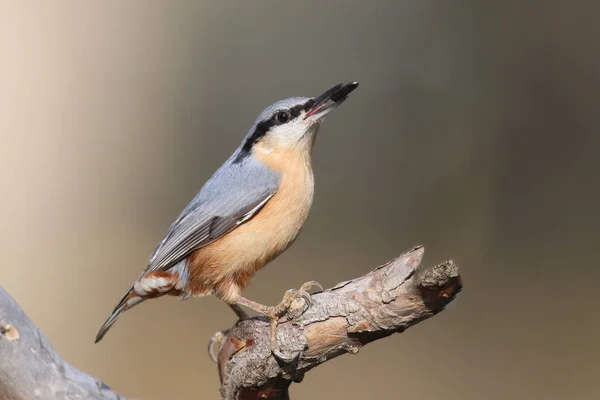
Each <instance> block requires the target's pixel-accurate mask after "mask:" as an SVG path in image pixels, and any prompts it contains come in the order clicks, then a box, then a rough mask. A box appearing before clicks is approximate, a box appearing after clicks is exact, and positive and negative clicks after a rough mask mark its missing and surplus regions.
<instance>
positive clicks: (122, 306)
mask: <svg viewBox="0 0 600 400" xmlns="http://www.w3.org/2000/svg"><path fill="white" fill-rule="evenodd" d="M144 300H146V298H143V297H142V296H140V295H138V294H137V293H136V292H135V291H134V290H133V286H132V287H130V288H129V290H128V291H127V293H125V294H124V295H123V297H121V300H120V301H119V303H118V304H117V306H116V307H115V309H114V310H113V312H112V314H110V317H108V319H107V320H106V322H105V323H104V325H102V327H101V328H100V330H99V331H98V335H96V341H95V342H94V343H98V342H99V341H100V340H102V338H103V337H104V335H106V332H108V330H109V329H110V327H111V326H112V325H113V324H114V323H115V322H116V321H117V319H118V318H119V317H120V316H121V314H123V313H124V312H125V311H127V310H129V309H130V308H132V307H134V306H135V305H137V304H140V303H141V302H142V301H144Z"/></svg>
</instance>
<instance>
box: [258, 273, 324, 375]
mask: <svg viewBox="0 0 600 400" xmlns="http://www.w3.org/2000/svg"><path fill="white" fill-rule="evenodd" d="M313 287H318V288H319V289H320V290H321V291H322V290H323V286H322V285H321V284H320V283H318V282H315V281H310V282H306V283H304V284H303V285H302V286H300V289H289V290H288V291H286V292H285V294H284V296H283V299H282V301H281V303H279V304H278V305H276V306H274V307H270V310H269V315H268V317H269V323H270V327H271V337H270V340H271V353H272V354H273V356H274V357H275V359H276V360H277V361H278V362H280V363H285V364H290V363H293V362H295V361H296V360H297V359H298V358H299V357H300V352H298V353H296V354H294V355H292V356H291V357H288V356H286V355H284V354H283V353H282V352H281V351H280V350H279V349H278V348H277V324H278V322H279V316H280V315H281V314H283V313H286V312H289V311H290V308H291V306H292V303H293V301H294V300H296V299H303V300H304V306H303V307H302V311H301V312H300V313H299V314H297V315H295V316H294V315H291V317H292V318H294V317H297V316H299V315H302V314H303V313H305V312H306V310H308V308H310V306H312V304H313V301H312V297H311V295H310V293H308V291H309V290H310V289H311V288H313Z"/></svg>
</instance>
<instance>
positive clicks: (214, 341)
mask: <svg viewBox="0 0 600 400" xmlns="http://www.w3.org/2000/svg"><path fill="white" fill-rule="evenodd" d="M227 332H229V329H226V330H224V331H219V332H216V333H215V334H214V335H212V336H211V338H210V340H209V341H208V356H209V357H210V359H211V360H213V362H215V363H217V362H218V360H217V356H218V354H219V350H220V348H221V343H222V342H223V338H225V335H227ZM215 349H216V351H215Z"/></svg>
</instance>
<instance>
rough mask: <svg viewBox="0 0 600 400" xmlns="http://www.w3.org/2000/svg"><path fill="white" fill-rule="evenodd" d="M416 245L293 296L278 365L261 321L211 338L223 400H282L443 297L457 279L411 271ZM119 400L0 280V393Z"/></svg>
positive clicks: (454, 274) (438, 271)
mask: <svg viewBox="0 0 600 400" xmlns="http://www.w3.org/2000/svg"><path fill="white" fill-rule="evenodd" d="M422 257H423V248H422V247H417V248H415V249H413V250H411V251H409V252H408V253H405V254H403V255H401V256H400V257H398V258H397V259H395V260H393V261H390V262H389V263H387V264H385V265H383V266H381V267H378V268H377V269H375V270H374V271H371V272H370V273H368V274H366V275H364V276H362V277H360V278H357V279H353V280H351V281H347V282H343V283H340V284H338V285H336V286H335V287H333V288H331V289H328V290H326V291H324V292H321V293H317V294H315V295H313V296H312V305H311V306H310V307H309V308H308V309H306V307H305V304H304V301H303V300H300V301H296V302H295V303H293V304H292V307H291V309H290V310H289V311H288V313H287V315H286V316H283V317H281V318H280V321H279V326H278V328H277V339H278V343H279V348H280V350H281V351H282V352H283V353H284V354H286V355H287V354H290V355H296V356H297V358H296V359H295V360H294V362H292V363H289V364H284V365H279V364H278V363H277V361H276V360H275V359H274V358H273V356H272V355H271V350H270V347H269V327H268V323H267V322H266V320H265V319H264V318H262V317H256V318H252V319H249V320H245V321H238V323H237V324H236V325H235V326H234V327H233V328H232V329H231V330H229V332H228V333H226V335H225V336H223V337H222V338H221V339H222V340H220V341H219V353H218V367H219V376H220V379H221V394H222V397H223V398H224V399H227V400H229V399H238V400H246V399H289V394H288V387H289V386H290V384H291V383H292V382H300V381H301V380H302V378H303V376H304V373H305V372H306V371H308V370H310V369H312V368H314V367H316V366H318V365H320V364H322V363H324V362H325V361H327V360H330V359H332V358H334V357H337V356H339V355H341V354H344V353H352V354H354V353H356V352H358V350H359V349H360V347H362V346H364V345H365V344H367V343H369V342H372V341H374V340H377V339H381V338H383V337H386V336H389V335H391V334H392V333H395V332H402V331H404V330H405V329H406V328H408V327H410V326H412V325H414V324H416V323H418V322H420V321H422V320H424V319H427V318H429V317H431V316H433V315H435V314H437V313H438V312H440V311H442V310H443V309H444V307H445V306H446V305H447V304H448V303H450V302H451V301H452V300H453V299H454V298H455V296H456V295H457V294H458V293H459V292H460V290H461V288H462V285H461V280H460V276H459V275H458V268H457V267H456V265H455V264H454V263H453V262H452V261H446V262H444V263H442V264H440V265H437V266H435V267H433V268H428V269H425V270H419V269H418V266H419V264H420V263H421V259H422ZM17 399H18V400H22V399H45V400H46V399H47V400H53V399H57V400H58V399H61V400H63V399H101V400H126V399H125V397H123V396H120V395H119V394H117V393H115V392H114V391H112V390H111V389H110V388H109V387H108V386H106V385H105V384H104V383H102V382H101V381H99V380H98V379H96V378H94V377H92V376H90V375H87V374H85V373H84V372H81V371H79V370H77V369H76V368H74V367H72V366H71V365H69V364H67V363H66V362H65V361H64V360H63V359H62V358H61V357H60V356H59V355H58V354H57V353H56V351H55V350H54V349H53V348H52V346H51V345H50V343H48V341H47V340H46V338H45V337H44V335H43V334H42V333H41V332H40V331H39V330H38V329H37V328H36V327H35V326H34V325H33V323H32V322H31V320H30V319H29V318H28V317H27V315H26V314H25V312H24V311H23V310H22V309H21V308H20V307H19V305H18V304H17V303H16V302H15V301H14V300H13V299H12V298H11V297H10V295H9V294H8V293H7V292H6V291H4V289H2V287H0V400H17Z"/></svg>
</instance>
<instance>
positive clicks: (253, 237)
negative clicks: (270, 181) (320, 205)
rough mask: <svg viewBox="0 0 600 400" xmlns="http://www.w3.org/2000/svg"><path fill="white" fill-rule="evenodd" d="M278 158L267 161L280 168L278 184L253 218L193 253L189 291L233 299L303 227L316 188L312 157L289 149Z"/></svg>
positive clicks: (291, 241) (189, 267)
mask: <svg viewBox="0 0 600 400" xmlns="http://www.w3.org/2000/svg"><path fill="white" fill-rule="evenodd" d="M278 156H280V155H278ZM273 158H274V156H272V155H271V156H270V159H269V160H268V161H265V163H266V164H267V165H269V164H271V165H269V166H270V167H271V168H273V169H276V170H278V171H279V172H281V176H282V178H281V183H280V187H279V190H278V191H277V193H276V194H275V195H274V196H273V197H272V198H271V199H270V200H269V201H268V202H267V204H266V205H265V206H264V207H263V208H262V210H260V212H259V213H258V214H257V215H255V216H254V217H253V218H252V219H250V220H249V221H247V222H246V223H244V224H242V225H240V226H239V227H237V228H236V229H234V230H233V231H231V232H230V233H228V234H227V235H225V236H223V237H222V238H220V239H218V240H217V241H215V242H213V243H211V244H209V245H207V246H205V247H202V248H200V249H198V250H196V251H195V252H194V253H192V254H191V255H190V256H189V258H188V271H189V280H188V287H187V288H185V291H186V292H188V293H190V294H191V295H193V296H202V295H206V294H211V293H214V294H215V295H217V296H218V297H220V298H221V299H223V300H224V301H226V302H228V303H234V302H235V301H236V299H237V298H238V296H239V295H240V293H241V291H242V290H243V289H244V288H245V287H246V286H247V285H248V283H249V282H250V280H251V279H252V277H253V276H254V274H255V273H256V271H258V270H259V269H260V268H262V267H264V266H265V265H266V264H267V263H268V262H269V261H271V260H273V259H274V258H275V257H277V256H278V255H279V254H281V252H283V251H284V250H285V249H287V248H288V247H289V246H290V245H291V244H292V243H293V242H294V240H295V239H296V237H297V236H298V234H299V233H300V230H301V229H302V225H303V224H304V222H305V221H306V218H307V217H308V213H309V211H310V208H311V205H312V199H313V192H314V181H313V174H312V169H311V166H310V159H308V160H307V159H306V158H305V157H293V155H292V156H290V155H287V157H286V158H285V159H283V160H276V161H279V162H278V163H277V164H274V163H275V162H274V161H273ZM295 158H299V159H295ZM283 161H285V162H283ZM277 167H280V168H277ZM282 169H284V170H283V171H282Z"/></svg>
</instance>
